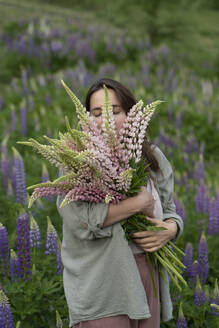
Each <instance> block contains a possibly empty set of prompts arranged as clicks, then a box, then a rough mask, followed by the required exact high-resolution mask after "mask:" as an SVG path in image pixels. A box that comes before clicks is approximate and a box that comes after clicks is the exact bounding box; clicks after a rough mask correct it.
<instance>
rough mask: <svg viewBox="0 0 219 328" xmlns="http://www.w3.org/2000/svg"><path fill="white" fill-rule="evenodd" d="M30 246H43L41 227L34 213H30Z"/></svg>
mask: <svg viewBox="0 0 219 328" xmlns="http://www.w3.org/2000/svg"><path fill="white" fill-rule="evenodd" d="M30 247H31V248H33V247H38V248H40V247H41V234H40V228H39V226H38V224H37V222H36V220H35V219H34V217H33V216H32V215H30Z"/></svg>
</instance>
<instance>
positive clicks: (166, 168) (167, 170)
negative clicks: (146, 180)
mask: <svg viewBox="0 0 219 328" xmlns="http://www.w3.org/2000/svg"><path fill="white" fill-rule="evenodd" d="M154 155H155V157H156V159H157V160H158V163H159V167H160V169H159V170H158V171H157V172H155V173H154V172H153V173H154V174H153V175H155V180H156V185H157V189H158V193H159V196H160V200H161V204H162V207H163V217H164V220H166V219H169V218H173V219H174V220H175V222H176V223H177V227H178V229H177V234H176V237H175V239H174V241H175V240H177V239H178V238H179V236H180V235H181V234H182V232H183V220H182V218H181V217H180V216H179V215H178V214H177V213H176V206H175V203H174V176H173V170H172V167H171V165H170V162H169V161H168V160H167V158H166V157H165V155H164V154H163V153H162V151H161V150H160V149H159V148H158V147H155V148H154Z"/></svg>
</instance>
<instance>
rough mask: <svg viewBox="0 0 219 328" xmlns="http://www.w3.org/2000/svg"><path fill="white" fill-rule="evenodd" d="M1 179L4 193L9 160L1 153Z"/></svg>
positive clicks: (7, 177) (6, 184)
mask: <svg viewBox="0 0 219 328" xmlns="http://www.w3.org/2000/svg"><path fill="white" fill-rule="evenodd" d="M1 177H2V188H3V190H4V191H5V192H6V191H7V186H8V179H9V160H8V159H7V158H6V156H5V154H4V153H2V156H1Z"/></svg>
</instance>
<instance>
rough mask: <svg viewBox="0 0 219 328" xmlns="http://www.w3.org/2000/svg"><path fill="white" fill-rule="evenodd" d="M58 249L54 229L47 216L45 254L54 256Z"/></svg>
mask: <svg viewBox="0 0 219 328" xmlns="http://www.w3.org/2000/svg"><path fill="white" fill-rule="evenodd" d="M57 249H58V242H57V232H56V229H55V228H54V226H53V224H52V222H51V220H50V218H49V216H47V238H46V251H45V254H46V255H48V254H54V255H56V253H57Z"/></svg>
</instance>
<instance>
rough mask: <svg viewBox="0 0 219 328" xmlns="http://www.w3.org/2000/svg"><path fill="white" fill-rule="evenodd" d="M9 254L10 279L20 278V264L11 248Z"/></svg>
mask: <svg viewBox="0 0 219 328" xmlns="http://www.w3.org/2000/svg"><path fill="white" fill-rule="evenodd" d="M10 255H11V257H10V272H11V281H12V282H14V281H15V280H16V279H18V280H20V279H21V278H22V271H21V264H20V261H19V258H18V256H17V254H16V253H15V251H14V250H13V249H11V251H10Z"/></svg>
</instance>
